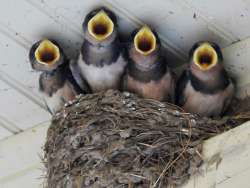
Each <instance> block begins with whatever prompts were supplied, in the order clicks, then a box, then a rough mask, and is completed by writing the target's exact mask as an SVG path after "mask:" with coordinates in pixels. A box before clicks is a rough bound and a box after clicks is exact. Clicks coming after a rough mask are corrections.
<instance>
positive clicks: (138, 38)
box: [134, 26, 156, 55]
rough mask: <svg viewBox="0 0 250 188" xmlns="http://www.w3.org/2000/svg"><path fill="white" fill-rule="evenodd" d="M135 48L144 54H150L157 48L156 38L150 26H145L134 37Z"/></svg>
mask: <svg viewBox="0 0 250 188" xmlns="http://www.w3.org/2000/svg"><path fill="white" fill-rule="evenodd" d="M134 45H135V49H136V50H137V51H138V52H139V53H141V54H143V55H149V54H150V53H152V52H153V51H154V50H155V48H156V38H155V35H154V33H153V32H152V30H151V29H150V28H149V27H148V26H143V27H142V28H141V29H140V30H139V31H138V33H137V34H136V35H135V38H134Z"/></svg>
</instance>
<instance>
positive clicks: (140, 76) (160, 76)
mask: <svg viewBox="0 0 250 188" xmlns="http://www.w3.org/2000/svg"><path fill="white" fill-rule="evenodd" d="M126 58H127V61H128V66H127V70H126V74H125V76H124V90H127V91H130V92H133V93H136V94H138V95H139V96H141V97H143V98H150V99H155V100H159V101H168V102H174V92H175V78H174V74H173V73H172V71H171V70H170V69H169V67H168V66H167V62H166V59H165V58H164V57H163V56H162V55H161V43H160V40H159V38H158V35H157V33H156V32H154V31H152V30H151V29H150V28H149V27H148V26H143V27H142V28H141V29H140V30H139V31H138V29H137V30H135V31H134V32H133V33H132V34H131V41H130V44H129V45H128V48H127V52H126Z"/></svg>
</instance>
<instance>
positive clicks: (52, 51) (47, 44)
mask: <svg viewBox="0 0 250 188" xmlns="http://www.w3.org/2000/svg"><path fill="white" fill-rule="evenodd" d="M35 58H36V60H37V61H38V62H39V63H41V64H46V65H52V64H54V63H56V62H57V61H58V60H59V58H60V51H59V48H58V47H57V46H56V45H55V44H53V43H52V42H51V41H49V40H43V41H42V42H41V43H40V45H39V46H38V48H37V49H36V51H35Z"/></svg>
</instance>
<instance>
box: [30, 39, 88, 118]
mask: <svg viewBox="0 0 250 188" xmlns="http://www.w3.org/2000/svg"><path fill="white" fill-rule="evenodd" d="M29 58H30V63H31V65H32V68H33V69H34V70H37V71H41V74H40V77H39V91H40V92H41V94H42V97H43V99H44V101H45V105H46V106H47V108H48V111H49V112H50V113H51V114H55V113H57V112H58V111H60V110H61V109H62V107H63V106H64V104H65V103H67V102H69V101H71V100H73V99H74V98H75V97H76V95H78V94H80V93H87V92H88V87H87V85H86V87H85V88H84V89H81V88H80V87H79V86H78V85H77V83H76V81H75V80H74V78H73V75H72V73H71V71H70V68H69V60H68V59H67V57H66V56H65V55H64V53H63V50H62V49H61V47H60V46H59V45H58V43H57V42H55V41H52V40H48V39H45V40H41V41H38V42H36V43H35V44H34V45H33V46H32V47H31V49H30V54H29Z"/></svg>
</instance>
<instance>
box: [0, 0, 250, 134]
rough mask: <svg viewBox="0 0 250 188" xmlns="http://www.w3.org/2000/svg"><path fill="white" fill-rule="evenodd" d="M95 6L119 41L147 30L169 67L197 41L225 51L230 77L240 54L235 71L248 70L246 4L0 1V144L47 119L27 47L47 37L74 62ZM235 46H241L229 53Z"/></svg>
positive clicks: (249, 16) (241, 0) (222, 0)
mask: <svg viewBox="0 0 250 188" xmlns="http://www.w3.org/2000/svg"><path fill="white" fill-rule="evenodd" d="M99 5H106V6H108V7H110V8H111V9H112V10H114V11H115V12H116V13H117V14H118V16H119V17H120V19H119V20H120V26H121V29H120V30H121V32H122V33H123V34H125V35H127V34H129V33H130V32H131V30H132V29H133V28H134V27H135V26H137V25H139V24H142V23H147V24H150V25H151V26H153V27H154V28H155V29H156V30H157V31H158V32H159V34H160V36H161V39H162V40H163V43H164V46H165V47H166V48H167V54H168V57H169V59H170V60H171V62H170V63H171V64H172V65H173V66H176V65H179V64H180V63H182V62H184V60H185V58H186V54H187V52H188V49H189V48H190V47H191V46H192V44H193V43H194V42H195V41H197V40H213V41H215V42H218V43H219V44H220V45H221V46H222V47H224V48H225V49H228V50H225V51H226V53H227V55H228V56H227V57H226V59H228V61H229V63H228V67H229V68H230V66H231V68H232V72H234V70H235V68H234V67H235V64H234V60H235V58H236V56H238V55H239V54H238V53H243V54H245V56H244V55H243V56H242V57H241V65H242V66H243V65H246V64H248V59H249V54H250V53H249V49H250V46H249V44H250V42H249V40H245V39H247V38H248V37H249V35H250V12H249V8H250V1H249V0H230V1H228V0H219V1H218V0H203V1H201V0H175V1H173V0H144V1H142V0H126V1H121V0H120V1H118V0H70V1H69V0H36V1H34V0H18V1H17V0H5V1H2V2H1V6H0V57H1V61H0V105H1V108H0V139H3V138H5V137H7V136H10V135H12V134H16V133H18V132H21V131H23V130H25V129H27V128H30V127H34V126H36V125H38V124H41V123H43V122H46V121H49V119H50V115H49V114H48V112H46V111H45V108H44V105H43V102H42V100H41V98H40V96H39V93H38V90H37V88H38V83H37V80H38V73H37V72H34V71H32V69H31V67H30V64H29V62H28V51H29V48H30V46H31V45H32V44H33V43H34V42H35V41H37V40H39V39H41V38H44V37H50V38H51V37H52V38H55V39H57V40H58V41H59V42H60V43H61V44H62V45H63V47H64V48H65V50H66V53H67V54H68V55H69V56H70V57H75V55H76V53H77V49H78V48H79V46H80V44H81V41H82V32H81V24H82V21H83V18H84V16H85V15H86V14H87V13H88V11H90V10H91V9H92V8H94V7H98V6H99ZM238 41H243V42H242V43H240V45H238V44H237V45H236V47H237V48H236V49H235V46H234V45H233V46H232V48H231V44H232V43H235V42H238ZM244 41H247V42H244ZM245 43H246V44H245ZM232 49H233V51H232ZM246 50H247V51H246ZM235 51H237V53H234V52H235ZM246 52H247V53H246ZM229 57H230V58H229ZM242 62H243V63H242ZM229 65H230V66H229ZM237 66H238V65H236V67H237ZM248 67H249V66H248ZM238 68H239V67H238ZM243 70H244V73H245V74H246V73H247V71H248V72H249V68H248V69H247V67H244V66H243V69H242V70H240V71H238V72H237V75H239V77H240V74H241V71H243ZM248 80H249V79H248ZM248 83H249V82H248Z"/></svg>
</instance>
